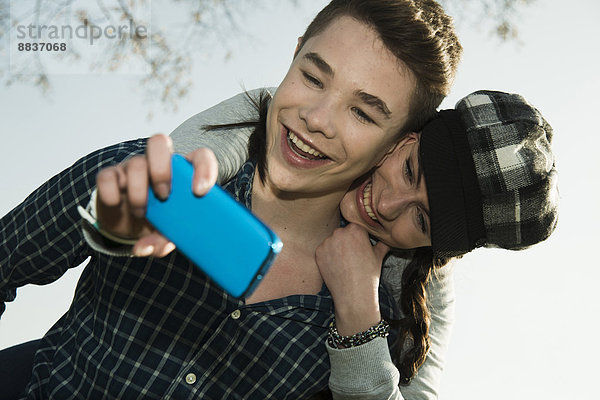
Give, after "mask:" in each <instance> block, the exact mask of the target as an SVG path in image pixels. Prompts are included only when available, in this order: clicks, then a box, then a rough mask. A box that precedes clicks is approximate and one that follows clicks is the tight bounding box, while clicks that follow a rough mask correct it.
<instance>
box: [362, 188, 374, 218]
mask: <svg viewBox="0 0 600 400" xmlns="http://www.w3.org/2000/svg"><path fill="white" fill-rule="evenodd" d="M372 186H373V183H372V182H369V183H368V184H367V186H365V190H364V191H363V204H364V206H365V211H366V212H367V215H368V216H369V217H370V218H371V219H372V220H373V221H377V217H376V216H375V213H374V212H373V209H372V208H371V187H372Z"/></svg>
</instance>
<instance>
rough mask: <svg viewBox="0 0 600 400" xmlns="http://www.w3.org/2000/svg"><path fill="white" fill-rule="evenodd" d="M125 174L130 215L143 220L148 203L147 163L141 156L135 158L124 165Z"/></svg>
mask: <svg viewBox="0 0 600 400" xmlns="http://www.w3.org/2000/svg"><path fill="white" fill-rule="evenodd" d="M125 170H126V171H125V172H126V174H127V201H128V202H129V205H130V207H131V213H132V214H133V215H135V216H136V217H138V218H143V217H144V215H145V213H146V203H147V201H148V163H147V162H146V158H145V157H143V156H137V157H133V158H131V159H130V160H129V161H127V164H126V165H125Z"/></svg>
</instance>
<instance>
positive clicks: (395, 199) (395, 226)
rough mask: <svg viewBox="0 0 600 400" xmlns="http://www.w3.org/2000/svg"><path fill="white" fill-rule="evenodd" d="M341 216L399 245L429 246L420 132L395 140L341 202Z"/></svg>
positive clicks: (429, 236)
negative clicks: (368, 173) (392, 147)
mask: <svg viewBox="0 0 600 400" xmlns="http://www.w3.org/2000/svg"><path fill="white" fill-rule="evenodd" d="M340 208H341V211H342V215H343V216H344V218H345V219H346V220H347V221H349V222H353V223H355V224H358V225H360V226H362V227H363V228H365V229H366V230H367V232H369V234H371V235H373V236H374V237H376V238H378V239H379V240H381V241H383V242H384V243H386V244H387V245H389V246H391V247H395V248H400V249H412V248H416V247H422V246H431V226H430V221H429V199H428V197H427V187H426V184H425V178H424V176H423V171H422V169H421V167H420V163H419V134H416V133H411V134H409V135H408V136H407V137H405V138H403V139H402V140H400V141H399V142H398V144H397V145H396V147H395V148H394V150H393V151H392V152H391V153H390V154H389V155H388V156H387V157H386V158H385V160H384V161H383V162H382V163H381V165H380V166H379V168H377V169H376V170H374V172H373V174H372V175H371V176H369V177H368V178H365V179H363V180H361V181H360V182H357V183H356V184H355V185H353V188H352V189H351V190H350V191H348V193H346V195H345V196H344V198H343V199H342V202H341V204H340Z"/></svg>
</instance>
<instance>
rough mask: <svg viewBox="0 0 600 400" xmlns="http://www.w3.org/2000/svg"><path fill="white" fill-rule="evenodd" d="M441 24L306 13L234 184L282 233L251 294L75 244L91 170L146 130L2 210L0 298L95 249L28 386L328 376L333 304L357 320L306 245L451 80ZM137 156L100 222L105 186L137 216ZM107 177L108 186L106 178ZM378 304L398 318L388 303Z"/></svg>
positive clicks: (143, 391) (133, 390)
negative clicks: (236, 294) (125, 196)
mask: <svg viewBox="0 0 600 400" xmlns="http://www.w3.org/2000/svg"><path fill="white" fill-rule="evenodd" d="M415 3H417V6H416V5H415ZM448 22H449V21H448V18H447V17H446V16H445V15H444V14H443V12H441V9H440V8H439V6H437V4H435V3H433V2H429V1H422V2H421V1H419V2H414V1H409V0H399V1H390V0H388V1H383V0H379V1H373V0H369V1H337V0H335V1H333V2H332V3H331V4H330V5H329V6H327V7H326V8H325V9H324V10H323V11H322V12H321V13H320V14H319V16H317V18H316V19H315V21H314V22H313V23H312V24H311V25H310V26H309V28H308V29H307V32H306V33H305V35H304V36H303V39H302V40H301V41H300V43H299V46H298V48H297V52H296V56H295V58H294V61H293V62H292V65H291V67H290V70H289V72H288V74H287V75H286V77H285V79H284V81H283V82H282V83H281V85H280V86H279V89H278V91H277V93H276V95H275V96H274V98H273V100H272V101H271V103H270V106H269V110H268V111H269V112H268V114H265V120H264V122H262V123H261V124H260V126H259V128H260V129H258V130H257V136H256V137H257V139H258V143H259V144H258V145H257V147H256V148H257V149H259V150H261V151H262V152H263V153H264V154H265V157H264V159H263V160H262V161H261V158H260V155H259V154H258V153H257V154H256V157H257V161H256V162H254V161H253V160H250V163H249V164H247V166H246V168H242V170H241V172H240V174H238V175H237V176H236V178H235V182H234V183H235V185H232V187H230V190H232V192H234V194H235V195H236V196H238V198H239V199H240V201H242V202H244V203H245V204H246V205H247V206H249V207H250V208H251V209H252V210H253V212H255V213H256V214H257V215H259V216H260V217H261V218H262V219H263V220H265V222H266V223H267V224H269V225H270V226H271V227H272V228H274V229H275V231H276V232H277V233H278V234H279V236H280V237H281V238H282V240H283V241H284V242H286V243H287V245H286V246H285V248H284V250H283V252H282V253H281V254H280V256H279V257H278V258H277V260H276V262H275V264H274V265H273V266H272V268H271V270H270V271H271V272H270V274H269V277H267V278H265V280H264V281H263V283H262V284H261V285H260V287H259V289H258V290H257V291H256V292H255V293H254V294H253V296H252V297H251V298H249V299H246V301H239V300H237V299H233V298H231V297H229V296H227V295H226V294H225V293H224V292H222V291H220V290H219V289H218V288H216V287H214V285H212V284H211V283H210V282H209V281H207V280H206V278H205V277H204V276H202V274H200V273H199V272H198V271H197V270H196V268H195V267H193V266H192V265H191V264H190V263H189V262H188V261H187V260H185V259H184V258H183V257H182V256H181V255H178V254H177V253H173V254H172V255H171V256H170V257H167V258H164V259H156V258H155V259H150V260H148V259H143V258H126V257H113V256H110V255H106V254H99V253H94V252H91V250H90V248H89V247H87V246H86V245H85V244H84V242H83V239H82V236H81V233H80V232H79V229H78V226H79V224H78V223H77V222H76V221H75V220H74V219H73V217H74V215H76V214H73V213H74V212H75V213H76V205H77V204H86V203H87V202H88V200H89V197H90V193H91V186H92V184H91V183H90V177H91V176H93V175H95V173H96V171H97V170H98V169H99V168H103V167H106V166H107V165H110V164H114V163H118V162H121V161H122V160H123V159H125V158H127V157H128V156H129V155H131V153H136V152H138V153H139V152H141V151H143V150H144V148H145V141H144V140H141V141H138V142H136V143H128V144H123V145H119V146H115V147H113V148H109V149H104V150H101V151H99V152H97V153H96V154H93V155H91V156H89V157H86V158H84V159H82V160H81V161H80V162H78V163H77V164H76V165H75V166H73V167H72V168H70V169H69V170H67V171H65V172H64V173H63V174H61V175H60V176H58V177H56V178H55V179H53V180H52V181H51V182H50V183H49V184H48V185H45V186H44V187H42V188H40V190H39V191H38V192H36V193H34V194H33V195H32V196H31V197H30V198H28V199H27V200H26V202H25V203H24V204H23V205H21V206H19V207H18V208H17V209H16V210H14V211H13V212H11V213H10V214H9V215H7V216H6V217H5V218H4V219H3V221H2V230H3V232H7V236H6V239H5V241H4V242H3V246H2V250H1V253H0V260H2V263H1V267H2V277H3V279H2V283H0V290H1V291H2V293H3V294H4V298H3V299H4V300H8V299H12V297H14V289H15V288H16V287H17V286H19V285H23V284H26V283H45V282H49V281H52V280H54V279H57V278H58V277H59V276H60V275H61V274H62V272H63V271H64V270H65V269H66V268H69V267H70V266H73V265H77V264H73V262H74V261H77V263H79V262H80V261H82V260H83V259H85V258H86V257H87V256H88V255H92V260H91V262H90V263H89V265H88V266H87V267H86V269H85V271H84V272H83V274H82V277H81V280H80V282H79V283H78V288H77V291H76V295H75V298H74V300H73V303H72V306H71V307H70V309H69V311H68V312H67V314H65V316H64V317H63V318H62V319H61V320H60V321H59V322H57V324H56V325H55V326H54V327H53V328H52V329H51V330H50V331H49V333H48V334H47V335H46V336H45V337H44V338H43V339H42V341H41V343H40V348H39V350H38V351H37V353H36V357H35V361H34V368H33V376H32V380H31V381H30V383H29V385H28V387H27V389H26V390H27V393H28V395H29V397H32V398H36V397H37V398H48V397H59V398H60V397H69V396H71V395H72V394H73V393H78V395H80V396H82V397H86V398H96V397H99V398H106V397H115V398H139V397H144V398H148V397H151V398H165V397H173V398H183V397H186V398H187V397H197V398H228V397H234V398H277V399H284V398H293V399H296V398H304V397H307V396H309V395H311V394H313V393H314V392H317V391H320V390H323V389H326V388H327V376H328V373H329V364H328V357H327V353H326V350H325V344H324V343H325V337H326V336H327V331H328V325H329V323H330V321H331V316H332V315H333V313H334V308H336V309H338V311H339V312H338V315H337V317H338V318H337V324H338V328H339V329H340V330H341V332H344V329H345V328H343V327H344V326H348V327H352V326H354V323H355V322H356V321H354V317H353V316H351V315H348V317H349V318H346V317H345V316H344V313H343V312H342V311H341V310H339V306H341V305H342V304H341V303H340V302H335V305H334V303H333V302H332V297H331V294H330V293H329V291H328V289H327V288H326V287H324V285H323V280H322V278H321V273H320V272H319V267H318V266H317V263H316V261H315V258H314V253H315V251H316V248H317V247H318V245H319V244H320V243H321V242H322V241H323V240H324V239H325V238H326V237H328V236H330V235H331V233H332V232H333V231H334V230H335V229H336V227H338V226H339V224H340V216H339V212H338V205H339V202H340V201H341V199H342V197H343V195H344V193H345V192H346V190H347V189H348V187H349V186H350V184H351V183H352V181H354V180H355V179H356V178H357V177H359V176H360V175H363V174H365V173H367V172H368V171H369V170H370V169H371V168H372V167H374V166H375V165H376V164H377V163H378V162H379V161H380V160H381V159H382V158H383V156H384V155H385V154H386V153H387V152H388V150H389V149H390V148H391V146H392V145H393V144H394V143H395V142H396V141H397V140H398V139H399V138H400V137H401V136H402V134H403V133H404V132H406V131H407V130H409V129H411V128H412V127H413V126H416V125H419V124H420V123H421V120H422V119H423V118H427V116H428V115H431V114H432V113H433V112H434V111H435V108H436V107H437V105H438V104H439V102H440V101H441V99H442V98H443V96H444V95H445V94H446V93H447V91H448V87H449V84H450V81H451V79H452V76H453V74H454V69H455V66H456V62H457V58H458V55H459V53H460V46H459V45H458V43H457V41H456V37H455V36H454V34H453V32H452V28H451V25H450V24H449V23H448ZM302 149H305V150H302ZM148 151H152V149H151V148H149V149H148ZM307 154H311V156H307ZM140 162H141V159H140V158H132V159H131V160H129V161H128V162H127V163H126V164H124V165H125V166H122V167H118V168H113V169H108V170H105V172H103V173H101V174H99V176H98V185H99V198H100V200H101V202H100V203H103V202H104V205H106V206H108V214H106V213H105V214H102V212H106V211H107V208H105V209H102V208H100V210H99V211H101V213H100V217H101V223H102V225H103V227H105V228H107V229H111V230H112V229H114V231H115V232H116V233H119V222H118V221H117V222H116V223H112V222H110V221H109V220H110V218H108V219H107V218H106V217H107V215H109V214H110V209H111V206H113V205H115V204H114V203H112V200H111V199H110V198H111V196H112V194H115V193H116V194H117V197H120V196H119V190H120V189H121V188H124V187H126V188H127V190H126V191H127V192H128V193H129V195H130V196H129V200H130V202H129V205H130V206H131V208H130V210H131V214H127V215H131V216H132V217H133V220H135V217H140V216H141V215H142V214H143V199H141V200H142V203H139V202H138V201H139V200H140V199H138V198H137V194H138V193H139V189H141V187H140V186H136V185H135V184H134V182H135V181H136V179H132V180H127V182H123V181H120V179H121V178H123V177H126V178H129V177H130V175H129V173H133V171H135V170H136V165H139V163H140ZM255 166H256V167H255ZM255 169H256V172H255ZM121 172H125V174H121ZM111 177H112V178H111ZM111 179H116V180H114V181H113V182H117V183H118V184H117V185H116V186H113V189H114V188H116V192H113V193H112V194H111V189H106V187H104V188H103V186H104V185H106V184H107V183H108V184H109V183H110V182H109V181H110V180H111ZM123 183H124V185H122V184H123ZM146 185H147V183H146ZM109 186H110V184H109ZM242 186H243V187H245V188H246V189H247V190H245V191H240V190H239V188H240V187H242ZM157 189H158V192H159V193H160V192H161V191H160V188H158V187H157ZM164 193H165V192H163V194H164ZM250 195H251V197H250ZM48 199H50V201H48ZM250 200H251V202H250ZM118 202H119V200H117V203H118ZM114 210H115V209H114V208H113V211H114ZM117 212H118V211H117ZM117 220H118V218H117ZM21 221H28V223H27V224H25V226H21ZM3 237H4V236H3ZM142 250H144V251H143V252H145V253H147V254H150V253H151V251H150V252H148V251H147V250H148V249H147V248H146V249H142ZM384 303H385V304H388V305H389V306H388V307H387V308H386V309H384V310H382V313H383V314H385V315H386V317H387V316H388V315H389V316H390V318H392V319H393V310H392V308H393V306H392V304H393V302H392V301H384ZM373 306H374V307H376V308H379V307H380V306H379V304H373ZM348 309H350V308H348Z"/></svg>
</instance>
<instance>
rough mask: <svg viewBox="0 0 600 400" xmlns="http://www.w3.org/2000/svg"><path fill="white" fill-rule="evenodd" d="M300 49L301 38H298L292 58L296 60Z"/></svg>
mask: <svg viewBox="0 0 600 400" xmlns="http://www.w3.org/2000/svg"><path fill="white" fill-rule="evenodd" d="M300 47H302V36H300V37H299V38H298V44H296V50H294V58H296V56H297V55H298V52H299V51H300Z"/></svg>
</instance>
